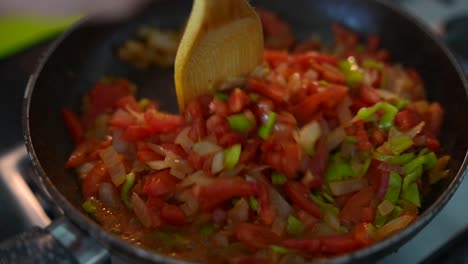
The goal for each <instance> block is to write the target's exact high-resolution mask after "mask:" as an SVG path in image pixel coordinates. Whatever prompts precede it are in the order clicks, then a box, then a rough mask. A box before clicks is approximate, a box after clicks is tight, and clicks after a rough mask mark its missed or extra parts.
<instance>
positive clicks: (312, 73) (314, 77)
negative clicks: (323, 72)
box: [304, 69, 319, 81]
mask: <svg viewBox="0 0 468 264" xmlns="http://www.w3.org/2000/svg"><path fill="white" fill-rule="evenodd" d="M318 77H319V74H318V73H317V72H316V71H314V70H312V69H310V70H308V71H306V72H305V73H304V78H307V79H309V80H311V81H315V80H317V78H318Z"/></svg>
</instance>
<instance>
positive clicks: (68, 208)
mask: <svg viewBox="0 0 468 264" xmlns="http://www.w3.org/2000/svg"><path fill="white" fill-rule="evenodd" d="M373 2H374V4H376V5H380V6H381V7H383V8H386V9H389V10H390V11H392V12H394V13H396V14H397V15H399V16H401V17H402V18H403V19H405V20H406V21H407V22H408V23H412V24H414V25H415V26H416V27H417V29H418V30H419V31H421V33H423V34H424V35H425V36H426V37H428V38H429V39H430V40H431V41H432V42H433V44H435V45H436V46H437V47H438V48H439V49H440V50H441V52H442V53H443V54H444V56H445V57H446V58H448V59H449V61H450V64H451V65H450V66H451V67H453V68H454V70H455V72H456V73H457V75H458V77H459V79H460V80H461V83H462V84H463V88H464V90H465V96H466V97H468V81H467V79H466V78H465V77H464V74H463V71H462V69H461V66H460V65H459V63H458V61H457V60H456V59H455V56H454V55H453V54H452V52H451V51H450V50H449V49H448V47H447V46H446V45H445V43H443V42H442V40H441V39H440V38H438V37H436V36H435V35H434V33H433V32H431V31H430V30H429V28H428V27H427V26H426V25H425V24H424V23H423V22H421V21H420V20H419V19H418V18H417V17H415V16H413V15H411V14H410V13H409V12H407V11H405V10H403V9H402V8H401V7H399V6H397V5H396V4H395V3H392V2H391V1H387V0H374V1H373ZM90 20H91V18H90V17H87V18H83V19H81V20H80V21H79V22H77V23H76V24H75V25H73V26H72V27H71V28H70V29H69V30H67V31H66V32H65V33H63V34H62V35H61V36H60V37H58V38H57V39H56V40H55V41H54V42H53V43H52V44H51V46H50V47H49V48H48V50H47V51H46V53H45V54H44V55H43V56H42V58H41V59H40V62H39V64H38V66H37V67H36V69H35V71H34V73H33V74H31V76H30V78H29V81H28V84H27V87H26V90H25V94H24V98H23V118H22V121H23V133H24V140H25V145H26V147H27V150H28V153H29V156H30V159H31V161H32V164H33V166H34V168H35V170H36V172H37V174H38V175H37V176H38V177H33V179H34V182H35V183H36V185H38V186H39V187H40V189H41V191H42V192H44V193H48V194H50V196H51V197H52V199H54V200H55V201H52V202H53V203H55V204H56V205H57V206H58V207H59V208H61V209H62V210H63V212H64V215H65V216H66V217H67V218H68V219H69V220H70V221H71V222H73V223H74V224H76V225H77V226H78V227H80V228H81V229H83V230H85V231H86V233H87V234H88V235H90V236H91V237H93V238H95V239H96V240H97V242H98V243H101V244H103V246H104V247H106V248H109V250H110V251H112V252H115V250H117V251H118V252H116V253H117V254H120V253H121V252H120V251H121V250H123V251H125V252H128V253H127V254H136V255H137V256H138V257H140V258H142V259H143V260H146V261H156V262H165V263H187V262H186V261H182V260H178V259H175V258H173V257H170V256H166V255H161V254H159V253H157V252H154V251H150V250H145V249H143V248H141V247H139V246H136V245H133V244H131V243H129V242H127V241H125V240H123V239H121V238H120V237H118V236H116V235H113V234H111V233H109V232H106V231H105V230H103V229H102V228H101V227H100V226H99V225H98V224H97V223H96V222H94V221H92V220H91V219H90V218H89V217H87V216H85V215H84V214H83V213H81V212H79V210H77V208H76V207H75V206H73V205H72V204H71V203H70V202H69V201H68V199H66V198H65V196H64V195H62V193H61V192H60V191H59V190H58V189H57V188H56V187H55V186H54V184H53V183H52V182H51V181H50V179H49V178H48V177H47V173H46V172H45V170H44V169H43V168H42V166H41V163H40V161H39V159H38V157H37V155H36V152H35V149H34V145H33V142H32V138H31V134H30V132H31V131H30V126H29V108H30V104H31V98H32V94H33V91H34V87H35V85H36V81H37V79H38V77H39V76H40V74H41V73H42V71H43V70H44V67H45V65H46V64H47V62H48V60H49V58H50V57H51V56H52V55H53V54H54V51H55V50H56V49H57V48H58V47H59V46H60V44H61V43H62V42H63V41H64V40H65V39H66V38H67V37H68V36H69V35H71V34H73V32H75V31H76V30H77V29H79V28H81V27H82V26H83V25H85V24H86V23H87V22H88V21H90ZM467 165H468V153H467V150H465V156H464V159H463V162H462V164H461V166H460V168H459V169H458V171H457V172H456V174H455V176H454V177H453V179H452V181H451V183H450V184H449V186H448V187H447V189H446V190H445V191H444V192H443V193H442V194H441V195H440V197H438V199H437V200H435V201H434V202H433V203H432V204H431V205H430V206H429V207H428V208H427V209H426V210H425V211H424V212H423V213H422V214H421V215H420V216H419V217H418V220H417V221H415V222H414V223H412V224H411V225H410V226H408V227H406V228H405V229H404V230H402V231H401V232H399V233H397V234H395V235H393V236H391V237H389V238H387V239H385V240H383V241H381V242H378V243H375V244H373V245H371V246H369V247H366V248H363V249H360V250H357V251H354V252H351V253H349V254H346V255H342V256H337V257H333V258H327V259H323V260H322V259H319V260H318V261H319V262H320V263H344V262H349V261H353V260H358V259H362V258H365V257H374V258H375V257H381V256H382V255H383V252H384V250H385V249H387V248H391V247H392V246H393V245H396V244H397V242H398V241H402V240H408V239H409V238H410V237H411V235H413V234H416V233H418V232H419V231H420V230H421V229H422V228H423V227H424V226H426V225H427V224H428V223H429V222H430V221H431V220H432V219H433V218H434V217H435V216H436V215H437V214H438V213H439V212H440V211H441V209H442V208H443V207H444V206H445V205H446V204H447V202H448V201H449V200H450V198H451V197H452V196H453V194H454V193H455V191H456V190H457V188H458V186H459V185H460V184H461V182H462V180H463V178H464V175H465V173H466V168H467ZM114 249H115V250H114Z"/></svg>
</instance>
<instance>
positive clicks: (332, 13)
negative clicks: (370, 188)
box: [0, 0, 468, 263]
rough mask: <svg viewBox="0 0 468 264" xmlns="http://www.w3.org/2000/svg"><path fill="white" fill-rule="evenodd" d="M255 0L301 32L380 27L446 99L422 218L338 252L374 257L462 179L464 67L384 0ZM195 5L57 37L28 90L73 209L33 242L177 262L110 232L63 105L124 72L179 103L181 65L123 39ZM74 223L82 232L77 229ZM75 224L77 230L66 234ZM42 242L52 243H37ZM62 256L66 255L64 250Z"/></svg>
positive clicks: (36, 127) (40, 148)
mask: <svg viewBox="0 0 468 264" xmlns="http://www.w3.org/2000/svg"><path fill="white" fill-rule="evenodd" d="M220 1H223V0H220ZM252 3H253V4H254V5H257V6H264V7H266V8H268V9H270V10H272V11H274V12H277V13H278V14H279V15H280V16H281V17H282V18H284V19H285V20H286V21H287V22H288V23H290V24H291V25H292V27H293V29H294V33H295V34H296V36H297V37H298V38H299V39H301V38H306V37H308V36H309V35H310V34H311V33H317V34H319V35H320V36H321V37H322V38H323V39H324V40H325V41H326V40H331V33H330V32H331V25H332V23H333V22H339V23H342V24H344V25H346V26H348V27H350V28H351V29H353V30H354V31H357V32H359V33H361V34H371V33H372V34H378V35H379V36H380V37H381V40H382V45H383V46H384V47H385V48H387V49H388V50H389V51H390V53H391V54H392V57H393V60H394V61H397V62H402V63H403V64H404V65H409V66H413V67H415V68H416V69H417V70H418V71H419V72H420V73H421V75H422V78H423V79H424V81H425V83H426V87H427V94H428V97H429V100H437V101H439V102H440V103H441V104H442V105H443V107H444V108H445V110H446V115H445V116H446V119H445V123H444V126H443V129H442V136H441V137H442V138H441V142H442V146H443V151H444V152H446V153H448V154H450V155H451V157H452V158H451V160H450V163H449V168H450V171H451V174H450V176H449V177H448V178H446V179H444V180H443V181H441V182H440V183H439V184H437V185H436V186H434V187H433V189H432V191H431V193H429V195H428V196H427V197H425V199H424V205H423V208H422V213H421V215H420V217H419V218H418V220H417V221H415V222H414V223H412V224H411V225H410V226H409V227H408V228H406V229H405V230H404V231H402V232H400V233H398V234H396V235H394V236H392V237H390V238H388V239H386V240H384V241H382V242H379V243H377V244H375V245H373V246H371V247H368V248H365V249H361V250H359V251H356V252H354V253H351V254H348V255H345V256H341V257H338V258H335V259H331V261H334V262H348V261H357V260H359V261H360V262H363V261H364V262H371V261H374V260H375V259H378V258H380V257H382V256H384V255H387V254H390V253H392V252H394V251H395V250H397V249H398V248H399V247H400V246H401V245H402V244H403V243H405V242H406V241H408V240H409V239H410V238H411V237H412V236H414V235H415V234H416V233H417V232H418V231H419V230H420V229H421V228H423V227H424V226H425V225H426V224H427V223H428V222H429V221H430V220H431V219H432V218H433V217H434V215H436V214H437V213H438V212H439V211H440V209H441V208H442V207H443V206H444V205H445V204H446V203H447V201H448V200H449V198H450V197H451V196H452V194H453V193H454V192H455V190H456V188H457V186H458V185H459V184H460V182H461V180H462V176H463V172H464V170H465V167H466V161H465V158H466V152H467V146H468V122H466V120H465V115H467V114H468V100H467V84H466V81H465V79H464V77H463V75H462V72H461V70H460V68H459V67H458V66H457V64H456V62H455V60H454V58H453V56H452V55H451V54H450V53H449V51H448V50H447V49H446V48H445V46H444V45H443V44H442V43H441V42H440V41H439V40H438V39H436V38H435V37H434V36H433V35H432V34H431V33H430V32H429V30H428V29H427V28H425V27H424V26H423V25H421V23H419V22H418V21H416V20H415V19H414V18H412V17H411V16H409V15H408V14H406V13H405V12H403V11H401V10H399V9H398V8H397V7H395V6H394V5H392V4H391V3H388V2H386V1H383V0H374V1H372V0H289V1H284V0H258V1H252ZM190 8H191V1H184V0H165V1H163V0H162V1H157V2H155V3H154V4H152V5H150V6H148V7H147V8H145V10H144V11H143V12H142V13H141V14H139V15H136V16H133V17H131V18H129V19H128V20H126V21H121V22H119V23H113V24H99V25H97V24H93V23H92V21H88V22H83V23H81V24H79V25H77V26H75V27H74V28H73V29H71V30H70V31H69V32H67V33H65V34H64V35H63V36H62V37H61V38H60V39H59V40H57V41H56V42H55V44H54V45H52V47H51V49H50V50H49V52H48V53H47V54H46V56H45V57H44V58H43V60H42V62H41V64H40V65H39V67H38V68H37V71H36V72H35V73H34V75H33V76H32V77H31V80H30V82H29V85H28V87H27V91H26V94H25V106H24V127H25V139H26V144H27V147H28V150H29V153H30V155H31V159H32V161H33V164H34V166H35V168H36V170H37V177H36V184H37V185H39V186H40V187H41V189H42V190H43V191H44V192H45V193H48V194H49V195H50V197H51V198H50V199H51V202H53V203H54V204H55V205H56V206H57V207H58V208H60V209H61V210H62V211H63V216H62V217H61V218H60V219H59V222H57V223H54V224H53V225H52V226H51V227H50V228H49V229H48V230H49V231H52V234H53V236H50V235H47V232H45V231H39V230H36V234H35V235H34V236H30V237H33V238H35V239H32V240H28V241H29V242H30V243H28V244H27V246H31V244H32V242H38V241H39V242H43V241H50V239H52V237H55V238H59V240H60V241H61V243H62V244H63V242H64V241H65V242H66V241H69V243H68V244H67V243H65V246H58V245H59V244H60V243H57V242H53V243H54V245H55V246H54V247H53V248H48V249H46V251H47V252H48V254H49V255H51V254H52V253H53V250H54V249H66V248H68V249H71V250H72V253H73V254H74V256H75V258H78V259H79V260H80V261H81V260H83V261H85V260H90V259H91V260H92V259H93V258H91V257H90V256H94V259H95V260H105V259H106V257H107V256H108V254H111V255H112V256H117V257H118V258H122V259H124V260H126V262H130V261H131V263H134V262H139V261H153V262H166V263H176V262H177V261H176V260H174V259H172V258H169V257H166V256H161V255H158V254H157V253H155V252H151V251H148V250H144V249H142V248H139V247H137V246H134V245H132V244H129V243H127V242H125V241H123V240H121V239H120V238H118V237H117V236H115V235H112V234H110V233H107V232H106V231H104V230H103V229H102V228H101V227H100V226H99V225H98V224H97V223H95V222H94V221H93V220H92V219H91V218H89V217H88V216H87V215H86V214H85V213H83V212H82V211H81V209H80V208H81V207H80V205H81V204H82V202H83V200H82V198H81V195H80V190H79V184H78V181H77V177H76V176H75V174H74V173H73V171H70V170H67V169H65V167H64V164H65V162H66V160H67V158H68V156H69V154H70V153H71V151H72V150H73V145H72V143H71V141H70V138H69V136H68V134H67V132H66V130H65V126H64V123H63V120H62V116H61V113H60V109H61V108H62V107H63V106H66V107H69V108H72V109H74V110H76V111H80V106H81V102H82V101H81V98H82V96H83V94H84V93H85V92H86V91H87V90H88V89H90V87H91V86H92V85H93V84H94V83H95V82H96V81H97V80H99V79H100V78H101V77H103V76H122V77H125V78H128V79H130V80H131V81H133V82H135V83H137V84H138V87H139V89H138V92H139V96H146V97H154V98H157V99H158V100H159V101H160V102H161V105H162V108H163V109H165V110H169V111H176V109H177V106H176V99H175V93H174V87H173V71H172V70H171V69H160V68H151V69H147V70H140V69H136V68H132V67H131V66H129V65H127V64H125V63H123V62H121V61H120V60H119V59H118V58H117V56H116V49H117V48H118V46H119V45H121V44H122V43H123V42H124V41H125V40H126V39H129V38H131V37H132V36H134V34H135V32H136V31H137V30H138V29H139V28H140V27H141V26H143V25H153V26H157V27H160V28H174V29H178V28H180V27H181V25H183V23H184V22H185V21H186V19H187V17H188V14H189V12H190ZM246 41H248V40H246ZM70 230H73V231H70ZM70 232H71V233H72V234H74V235H70ZM67 234H68V237H67V239H68V240H67V239H64V238H63V236H64V235H67ZM70 237H71V238H73V239H75V240H73V239H71V238H70ZM70 239H71V240H70ZM70 241H72V242H73V243H72V242H70ZM17 242H18V241H17ZM20 242H21V241H20ZM22 242H23V243H22V244H21V243H19V244H18V243H16V244H15V243H13V242H11V241H10V242H8V243H5V244H3V245H2V246H1V247H0V251H1V252H2V253H5V252H6V251H7V246H11V245H15V246H18V245H19V246H24V245H25V243H24V240H23V241H22ZM70 244H71V245H70ZM37 248H39V249H41V250H43V248H41V247H40V246H39V247H37V245H36V247H35V249H37ZM90 249H91V250H95V251H89V250H90ZM99 249H103V250H99ZM41 250H37V251H35V252H34V254H30V255H32V256H30V257H36V259H37V257H38V256H40V253H42V251H41ZM11 252H15V251H11ZM90 252H91V253H90ZM92 252H95V253H92ZM96 252H98V253H99V254H98V253H96ZM17 253H18V252H17ZM93 254H94V255H93ZM96 254H97V255H96ZM43 256H47V254H44V255H43ZM9 257H10V258H11V255H8V254H3V258H5V259H8V258H9ZM57 257H58V258H59V259H60V258H63V259H65V257H64V256H63V255H60V256H57Z"/></svg>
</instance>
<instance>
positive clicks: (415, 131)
mask: <svg viewBox="0 0 468 264" xmlns="http://www.w3.org/2000/svg"><path fill="white" fill-rule="evenodd" d="M425 124H426V123H425V122H424V121H422V122H421V123H419V124H417V125H416V126H414V127H413V128H411V129H410V130H408V131H406V132H405V133H404V134H405V135H407V136H408V137H409V138H411V139H412V138H414V137H415V136H416V135H417V134H419V133H420V132H421V131H422V130H423V128H424V125H425Z"/></svg>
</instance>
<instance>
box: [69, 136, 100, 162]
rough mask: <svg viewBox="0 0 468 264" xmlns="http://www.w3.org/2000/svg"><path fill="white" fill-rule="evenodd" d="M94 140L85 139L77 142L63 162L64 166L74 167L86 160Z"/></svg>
mask: <svg viewBox="0 0 468 264" xmlns="http://www.w3.org/2000/svg"><path fill="white" fill-rule="evenodd" d="M95 144H96V142H94V141H93V140H86V141H84V142H82V143H81V144H79V145H78V146H77V147H76V148H75V150H74V151H73V153H72V154H71V155H70V157H69V158H68V160H67V163H66V164H65V167H66V168H76V167H78V166H80V165H83V164H84V163H85V162H86V161H87V156H88V154H89V153H91V152H92V151H93V148H94V145H95Z"/></svg>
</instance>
